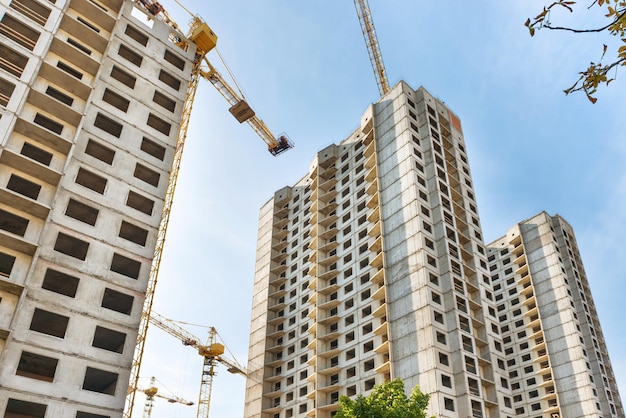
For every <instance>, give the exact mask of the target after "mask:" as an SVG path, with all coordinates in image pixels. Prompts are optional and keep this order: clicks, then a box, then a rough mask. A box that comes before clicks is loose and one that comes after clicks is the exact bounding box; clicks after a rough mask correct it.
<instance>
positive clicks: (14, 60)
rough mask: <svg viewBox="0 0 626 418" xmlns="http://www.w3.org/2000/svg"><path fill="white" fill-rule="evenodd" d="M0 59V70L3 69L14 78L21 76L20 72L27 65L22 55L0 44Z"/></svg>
mask: <svg viewBox="0 0 626 418" xmlns="http://www.w3.org/2000/svg"><path fill="white" fill-rule="evenodd" d="M0 57H2V58H3V59H2V60H0V69H3V70H4V71H6V72H8V73H9V74H12V75H14V76H15V77H20V76H21V75H22V71H24V67H26V64H27V63H28V58H26V57H25V56H24V55H22V54H20V53H18V52H15V51H14V50H12V49H11V48H9V47H8V46H5V45H2V44H0Z"/></svg>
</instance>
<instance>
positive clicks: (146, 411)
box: [137, 376, 193, 418]
mask: <svg viewBox="0 0 626 418" xmlns="http://www.w3.org/2000/svg"><path fill="white" fill-rule="evenodd" d="M155 385H156V378H155V377H154V376H152V377H151V378H150V387H148V388H147V389H140V388H137V390H138V391H140V392H143V393H144V394H145V395H146V403H145V404H144V407H143V418H150V417H151V416H152V408H153V406H154V398H155V397H158V398H161V399H165V400H166V401H168V402H169V403H180V404H183V405H187V406H191V405H193V402H189V401H186V400H184V399H183V398H179V397H177V396H165V395H161V394H160V393H158V392H159V389H158V388H157V387H156V386H155Z"/></svg>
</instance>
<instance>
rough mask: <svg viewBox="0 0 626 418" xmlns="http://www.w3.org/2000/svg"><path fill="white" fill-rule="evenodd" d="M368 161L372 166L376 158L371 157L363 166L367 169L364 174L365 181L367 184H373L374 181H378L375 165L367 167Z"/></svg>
mask: <svg viewBox="0 0 626 418" xmlns="http://www.w3.org/2000/svg"><path fill="white" fill-rule="evenodd" d="M369 161H372V164H374V163H375V161H376V158H375V157H371V158H370V159H369V160H367V161H366V162H365V166H366V167H367V173H365V180H366V181H367V182H369V183H374V181H376V180H377V179H378V169H377V168H376V166H375V165H373V166H371V167H368V166H367V163H368V162H369Z"/></svg>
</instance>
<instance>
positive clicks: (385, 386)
mask: <svg viewBox="0 0 626 418" xmlns="http://www.w3.org/2000/svg"><path fill="white" fill-rule="evenodd" d="M428 399H429V396H428V395H426V394H424V393H422V392H421V391H420V390H419V388H418V387H417V386H415V387H414V388H413V391H412V392H411V396H407V395H406V393H404V382H403V381H402V379H395V380H392V381H391V382H385V383H381V384H379V385H376V386H374V389H373V390H372V393H370V394H369V395H368V396H367V397H364V396H363V395H359V396H358V397H357V398H356V399H354V400H353V399H350V398H348V397H347V396H342V397H341V398H340V399H339V410H338V411H337V414H336V415H335V418H426V408H427V407H428Z"/></svg>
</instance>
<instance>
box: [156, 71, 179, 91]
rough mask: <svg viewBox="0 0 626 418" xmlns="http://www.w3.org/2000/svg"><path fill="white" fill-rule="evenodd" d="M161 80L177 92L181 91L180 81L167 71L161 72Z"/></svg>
mask: <svg viewBox="0 0 626 418" xmlns="http://www.w3.org/2000/svg"><path fill="white" fill-rule="evenodd" d="M159 80H161V81H162V82H163V83H165V84H167V85H168V86H170V87H171V88H173V89H174V90H176V91H178V90H180V84H181V82H180V80H179V79H178V78H176V77H174V76H173V75H172V74H170V73H168V72H167V71H164V70H161V71H160V72H159Z"/></svg>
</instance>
